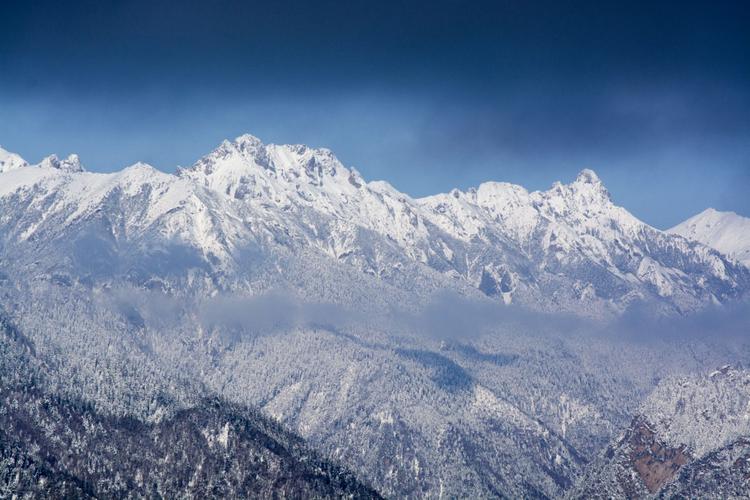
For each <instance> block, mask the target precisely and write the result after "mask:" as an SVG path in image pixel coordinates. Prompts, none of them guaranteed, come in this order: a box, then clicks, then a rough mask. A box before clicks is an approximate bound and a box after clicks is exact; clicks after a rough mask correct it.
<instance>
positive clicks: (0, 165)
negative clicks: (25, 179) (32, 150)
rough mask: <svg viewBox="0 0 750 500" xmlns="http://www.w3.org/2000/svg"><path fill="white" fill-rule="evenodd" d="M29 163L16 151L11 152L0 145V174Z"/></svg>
mask: <svg viewBox="0 0 750 500" xmlns="http://www.w3.org/2000/svg"><path fill="white" fill-rule="evenodd" d="M27 165H28V163H26V160H24V159H23V158H21V157H20V156H18V155H17V154H15V153H10V152H8V151H6V150H4V149H3V148H2V147H0V174H2V173H3V172H9V171H11V170H15V169H17V168H21V167H25V166H27Z"/></svg>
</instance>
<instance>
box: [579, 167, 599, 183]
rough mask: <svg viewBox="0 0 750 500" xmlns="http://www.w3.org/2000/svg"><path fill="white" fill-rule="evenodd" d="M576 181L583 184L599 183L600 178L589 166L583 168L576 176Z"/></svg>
mask: <svg viewBox="0 0 750 500" xmlns="http://www.w3.org/2000/svg"><path fill="white" fill-rule="evenodd" d="M576 182H579V183H583V184H601V183H602V180H601V179H600V178H599V176H598V175H596V172H594V171H593V170H591V169H590V168H584V169H583V170H581V171H580V172H579V173H578V176H576Z"/></svg>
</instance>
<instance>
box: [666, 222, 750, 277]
mask: <svg viewBox="0 0 750 500" xmlns="http://www.w3.org/2000/svg"><path fill="white" fill-rule="evenodd" d="M667 232H669V233H672V234H679V235H681V236H684V237H685V238H689V239H691V240H695V241H700V242H701V243H703V244H704V245H708V246H710V247H712V248H715V249H716V250H718V251H720V252H721V253H723V254H725V255H728V256H730V257H732V258H733V259H737V260H739V261H740V262H742V263H743V264H745V265H746V266H750V218H747V217H742V216H741V215H737V214H736V213H734V212H720V211H718V210H714V209H713V208H709V209H706V210H704V211H703V212H701V213H699V214H698V215H695V216H693V217H691V218H689V219H688V220H686V221H685V222H681V223H680V224H678V225H676V226H675V227H673V228H672V229H670V230H669V231H667Z"/></svg>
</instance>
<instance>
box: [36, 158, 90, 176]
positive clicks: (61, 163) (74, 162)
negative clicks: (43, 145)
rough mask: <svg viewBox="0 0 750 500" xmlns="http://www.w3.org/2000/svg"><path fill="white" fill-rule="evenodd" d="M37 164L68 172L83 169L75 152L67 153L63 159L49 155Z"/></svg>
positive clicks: (76, 171) (82, 170)
mask: <svg viewBox="0 0 750 500" xmlns="http://www.w3.org/2000/svg"><path fill="white" fill-rule="evenodd" d="M39 166H40V167H43V168H55V169H57V170H61V171H63V172H68V173H78V172H84V171H85V169H84V168H83V165H81V160H80V158H79V157H78V155H77V154H71V155H68V157H67V158H65V159H63V160H61V159H59V158H58V157H57V155H54V154H53V155H49V156H48V157H46V158H45V159H43V160H42V161H41V163H39Z"/></svg>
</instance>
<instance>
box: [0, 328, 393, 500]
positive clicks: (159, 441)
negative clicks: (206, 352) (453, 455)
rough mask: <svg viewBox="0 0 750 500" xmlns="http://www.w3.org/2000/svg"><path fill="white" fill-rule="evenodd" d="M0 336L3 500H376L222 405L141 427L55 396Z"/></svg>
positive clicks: (306, 451) (255, 419)
mask: <svg viewBox="0 0 750 500" xmlns="http://www.w3.org/2000/svg"><path fill="white" fill-rule="evenodd" d="M0 330H1V331H0V337H1V338H0V355H1V357H0V497H3V498H6V497H8V498H11V497H32V498H41V497H44V498H71V497H74V498H124V497H144V498H145V497H149V498H176V497H179V498H227V497H230V498H258V497H264V498H269V497H283V498H380V496H379V495H378V494H377V493H376V492H375V490H373V489H371V488H369V487H367V486H365V485H363V484H362V483H360V482H359V481H357V479H356V478H355V477H354V476H353V475H352V474H351V473H350V472H348V471H346V470H345V469H343V468H341V467H339V466H336V465H332V464H331V463H329V462H327V461H325V460H323V459H321V458H320V457H319V455H318V454H316V453H315V452H313V451H312V450H311V449H310V448H309V447H308V446H306V445H305V444H304V442H303V440H302V439H300V438H299V437H297V436H295V435H293V434H291V433H290V432H288V431H286V430H284V429H283V428H282V427H281V426H280V425H279V424H277V423H275V422H273V421H271V420H269V419H268V418H266V417H264V416H262V415H261V414H260V413H258V412H257V411H254V410H251V409H248V408H246V407H242V406H238V405H236V404H231V403H228V402H227V401H224V400H223V399H221V398H217V397H213V398H207V397H206V396H203V398H202V399H200V398H201V397H200V396H199V397H198V398H199V400H198V401H197V402H196V403H195V404H194V405H191V406H189V407H188V408H184V409H179V408H177V407H174V406H172V407H171V408H169V410H168V414H165V415H164V416H163V417H161V418H159V419H157V421H155V422H144V421H142V420H140V419H137V418H134V417H118V416H112V415H108V414H106V413H102V412H101V411H98V410H97V409H96V408H95V405H93V404H92V403H91V402H88V401H86V400H82V399H74V398H71V397H66V396H60V395H59V394H57V393H55V392H50V391H51V390H53V389H52V388H53V387H54V384H51V383H50V380H49V377H47V376H46V375H45V373H44V368H45V367H48V366H49V365H47V364H46V363H43V362H40V361H39V360H38V359H35V354H36V349H35V347H34V345H33V342H31V341H29V340H28V339H26V338H25V337H24V336H23V335H22V334H20V333H19V332H18V331H17V330H16V329H15V328H14V327H13V325H12V324H10V323H9V322H8V321H7V320H3V321H2V324H0ZM73 389H74V388H73ZM162 404H164V405H165V406H166V407H169V404H168V402H166V401H164V402H162Z"/></svg>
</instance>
